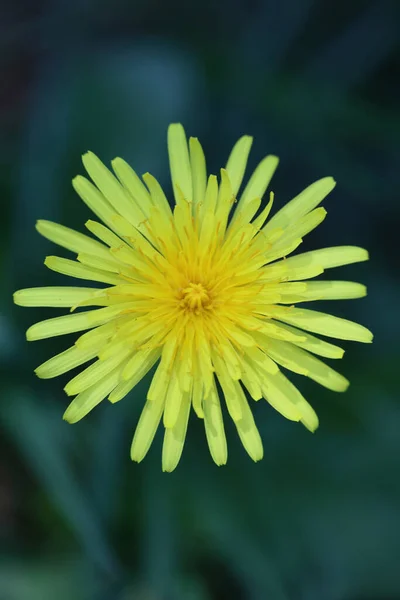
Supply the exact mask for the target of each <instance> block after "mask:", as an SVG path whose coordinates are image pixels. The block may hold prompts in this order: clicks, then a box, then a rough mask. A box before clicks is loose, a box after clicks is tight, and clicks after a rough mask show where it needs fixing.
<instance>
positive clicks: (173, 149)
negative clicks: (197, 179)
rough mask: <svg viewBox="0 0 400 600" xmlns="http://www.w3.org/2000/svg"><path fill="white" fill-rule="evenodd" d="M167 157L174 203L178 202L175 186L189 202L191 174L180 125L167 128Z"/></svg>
mask: <svg viewBox="0 0 400 600" xmlns="http://www.w3.org/2000/svg"><path fill="white" fill-rule="evenodd" d="M168 155H169V165H170V170H171V180H172V185H173V188H174V195H175V200H176V203H177V204H179V202H180V195H179V193H178V190H177V186H179V188H180V189H181V190H182V193H183V196H184V198H185V200H187V201H188V202H191V201H192V199H193V197H192V172H191V168H190V159H189V151H188V145H187V141H186V134H185V130H184V129H183V127H182V125H181V124H180V123H173V124H172V125H170V126H169V127H168Z"/></svg>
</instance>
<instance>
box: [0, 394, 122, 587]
mask: <svg viewBox="0 0 400 600" xmlns="http://www.w3.org/2000/svg"><path fill="white" fill-rule="evenodd" d="M7 395H8V396H9V398H11V399H12V401H10V402H8V403H3V405H2V407H1V412H0V419H1V421H2V423H3V426H4V427H5V428H6V429H7V430H8V433H9V435H10V436H11V438H12V440H13V441H14V442H15V443H16V444H18V446H19V448H20V451H21V452H22V453H23V454H24V455H25V459H26V460H27V461H28V463H29V464H30V466H31V468H32V470H33V471H34V472H35V473H36V476H37V477H38V479H39V480H40V481H41V482H42V484H43V486H44V487H45V488H46V490H47V492H48V494H49V495H50V496H51V497H52V498H53V501H54V503H55V504H56V505H57V506H58V507H59V510H61V511H62V513H63V514H64V518H65V519H66V520H67V521H69V524H70V526H71V527H72V528H73V530H74V532H75V535H76V537H77V539H78V540H79V541H80V543H81V544H82V546H83V547H84V549H85V551H86V552H87V554H88V556H89V557H90V559H91V560H92V561H93V562H94V563H95V564H96V565H97V566H98V567H100V568H101V569H103V570H104V571H105V572H106V573H107V574H108V575H109V576H115V575H116V573H117V571H118V566H117V562H116V558H115V556H114V554H113V551H112V550H111V548H110V546H109V545H108V542H107V540H106V534H105V532H104V531H103V530H102V527H101V524H100V522H99V519H98V518H97V516H96V514H95V512H94V511H93V507H92V506H91V504H90V502H89V500H88V498H87V496H86V494H85V491H84V490H83V489H82V487H81V485H80V484H79V483H78V481H77V479H76V477H75V476H74V473H73V471H72V469H71V466H70V465H69V463H68V459H67V455H66V448H65V446H64V445H63V444H62V437H63V436H61V437H60V436H59V434H58V432H59V431H60V430H62V427H67V425H66V424H65V423H64V422H63V421H61V419H57V420H54V419H53V417H54V414H52V412H51V411H50V412H49V411H47V410H46V403H44V402H43V399H40V401H39V400H38V399H37V398H34V397H33V396H32V395H31V394H30V393H29V392H27V391H26V390H23V389H21V388H19V389H18V388H12V389H10V390H8V392H7Z"/></svg>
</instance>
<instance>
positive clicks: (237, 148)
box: [225, 135, 253, 196]
mask: <svg viewBox="0 0 400 600" xmlns="http://www.w3.org/2000/svg"><path fill="white" fill-rule="evenodd" d="M252 143H253V138H252V137H250V136H249V135H244V136H242V137H241V138H240V139H239V140H238V141H237V142H236V144H235V145H234V146H233V148H232V151H231V153H230V155H229V158H228V162H227V163H226V167H225V168H226V171H227V173H228V176H229V179H230V181H231V184H232V193H233V195H234V196H237V193H238V191H239V188H240V186H241V183H242V181H243V176H244V173H245V170H246V165H247V160H248V157H249V153H250V149H251V145H252Z"/></svg>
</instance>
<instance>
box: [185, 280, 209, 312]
mask: <svg viewBox="0 0 400 600" xmlns="http://www.w3.org/2000/svg"><path fill="white" fill-rule="evenodd" d="M210 304H211V298H210V296H209V294H208V291H207V290H206V288H205V287H204V286H203V284H202V283H192V282H190V283H189V285H188V286H187V287H186V288H183V289H182V305H183V306H184V307H185V308H189V309H190V310H193V311H195V312H197V311H198V310H200V309H202V308H207V307H209V306H210Z"/></svg>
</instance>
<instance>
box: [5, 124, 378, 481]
mask: <svg viewBox="0 0 400 600" xmlns="http://www.w3.org/2000/svg"><path fill="white" fill-rule="evenodd" d="M251 144H252V138H251V137H249V136H243V137H242V138H240V139H239V141H238V142H237V143H236V144H235V146H234V148H233V150H232V152H231V154H230V156H229V158H228V162H227V164H226V167H225V168H224V169H221V175H220V179H219V181H218V179H217V177H216V176H215V175H209V176H208V177H207V171H206V161H205V157H204V153H203V150H202V147H201V145H200V143H199V141H198V140H197V139H196V138H190V139H189V142H187V139H186V135H185V132H184V129H183V127H182V126H181V125H179V124H173V125H171V126H170V127H169V130H168V153H169V161H170V169H171V178H172V185H173V192H174V196H175V206H174V208H173V210H172V209H171V207H170V204H169V202H168V200H167V198H166V196H165V195H164V192H163V190H162V188H161V187H160V185H159V183H158V182H157V180H156V179H155V178H154V177H153V176H152V175H150V174H149V173H146V174H145V175H144V176H143V181H144V183H143V182H142V181H141V179H140V178H139V177H138V176H137V175H136V173H135V171H133V170H132V169H131V167H130V166H129V165H128V164H127V163H126V162H125V161H124V160H122V159H121V158H116V159H115V160H113V161H112V168H113V170H114V174H113V173H112V172H111V171H110V170H108V169H107V168H106V167H105V166H104V164H103V163H102V162H101V161H100V160H99V159H98V158H97V156H95V155H94V154H92V153H91V152H88V153H87V154H85V155H84V156H83V164H84V166H85V169H86V171H87V172H88V174H89V176H90V178H91V179H92V181H93V183H92V182H91V181H89V180H88V179H86V178H85V177H82V176H81V175H78V176H77V177H76V178H75V179H74V180H73V186H74V188H75V190H76V192H77V193H78V194H79V196H80V197H81V198H82V200H83V201H84V202H85V203H86V204H87V205H88V207H89V208H90V209H91V210H92V211H93V213H95V215H97V217H98V218H99V220H100V221H102V223H100V222H98V221H92V220H90V221H88V222H87V223H86V227H87V229H88V230H89V232H90V233H91V234H92V236H87V235H83V234H82V233H78V232H76V231H73V230H71V229H68V228H67V227H64V226H62V225H58V224H56V223H52V222H49V221H38V223H37V230H38V231H39V233H41V234H42V235H43V236H45V237H46V238H48V239H49V240H51V241H52V242H54V243H56V244H58V245H59V246H62V247H64V248H66V249H67V250H70V251H71V252H72V253H73V254H75V255H77V256H76V258H75V260H71V259H67V258H61V257H58V256H48V257H47V258H46V260H45V264H46V265H47V267H49V269H52V270H53V271H57V272H59V273H63V274H64V275H69V276H71V277H74V278H79V279H86V280H89V281H94V282H100V283H103V284H105V285H106V287H103V288H101V289H99V288H93V287H45V288H31V289H24V290H20V291H18V292H16V293H15V295H14V300H15V302H16V304H19V305H22V306H48V307H52V306H53V307H71V313H72V314H68V315H65V316H61V317H56V318H52V319H48V320H45V321H41V322H40V323H36V324H35V325H32V327H30V328H29V329H28V331H27V334H26V335H27V339H28V340H39V339H43V338H49V337H53V336H58V335H64V334H67V333H72V332H78V331H79V332H80V331H84V330H88V331H86V333H83V335H81V336H80V337H79V338H78V339H77V340H76V341H75V343H74V345H73V346H72V347H71V348H68V349H67V350H65V351H64V352H62V353H61V354H58V355H57V356H55V357H53V358H51V359H50V360H48V361H47V362H45V363H44V364H42V365H40V366H39V367H38V368H37V369H36V373H37V375H38V376H39V377H42V378H49V377H55V376H57V375H60V374H62V373H65V372H67V371H69V370H70V369H73V368H75V367H77V366H78V365H83V364H84V363H87V362H89V361H92V362H91V364H90V366H88V367H87V368H86V369H85V370H84V371H82V372H81V373H79V375H76V376H75V377H74V378H73V379H71V381H69V383H68V384H67V385H66V387H65V391H66V393H67V394H68V395H69V396H75V398H74V399H73V400H72V402H71V403H70V405H69V406H68V408H67V410H66V412H65V414H64V418H65V419H66V420H67V421H68V422H69V423H75V422H76V421H79V420H80V419H82V417H84V416H85V415H87V413H88V412H89V411H91V410H92V409H93V408H94V407H95V406H96V405H97V404H99V403H100V402H101V401H102V400H104V399H105V398H108V400H109V401H110V402H118V401H119V400H121V399H122V398H124V397H125V396H126V395H127V394H128V393H129V392H130V391H131V390H132V388H133V387H134V386H135V385H136V384H137V383H138V382H139V381H140V380H141V379H142V378H143V377H144V376H145V375H146V373H148V372H149V371H150V370H151V369H152V367H153V366H154V365H157V366H156V369H155V372H154V375H153V378H152V381H151V384H150V387H149V390H148V393H147V400H146V403H145V405H144V408H143V411H142V414H141V416H140V420H139V423H138V425H137V428H136V432H135V435H134V438H133V442H132V448H131V456H132V459H133V460H135V461H141V460H142V459H143V458H144V457H145V455H146V453H147V451H148V450H149V447H150V445H151V443H152V440H153V438H154V435H155V432H156V430H157V428H158V426H159V423H160V421H161V419H162V420H163V425H164V428H165V433H164V443H163V451H162V466H163V470H165V471H172V470H173V469H174V468H175V467H176V465H177V464H178V462H179V459H180V457H181V454H182V449H183V445H184V442H185V437H186V430H187V424H188V418H189V413H190V410H191V408H192V407H193V410H194V412H195V413H196V415H197V416H198V417H199V418H200V419H203V421H204V427H205V433H206V437H207V442H208V446H209V449H210V453H211V456H212V458H213V459H214V461H215V463H216V464H217V465H223V464H225V463H226V461H227V444H226V438H225V432H224V424H223V417H222V411H221V401H220V399H221V396H223V397H224V399H225V403H226V407H227V410H228V413H229V415H230V416H231V418H232V419H233V421H234V423H235V426H236V428H237V431H238V434H239V436H240V439H241V441H242V443H243V446H244V447H245V449H246V450H247V452H248V454H249V455H250V457H251V458H252V459H253V460H255V461H258V460H260V459H261V458H262V456H263V446H262V442H261V438H260V435H259V432H258V429H257V427H256V425H255V422H254V419H253V415H252V411H251V408H250V406H249V401H248V397H251V398H252V399H253V400H256V401H257V400H259V399H261V398H265V399H266V400H267V402H269V404H271V406H273V407H274V408H275V409H276V410H277V411H279V412H280V413H281V414H282V415H283V416H284V417H286V418H287V419H290V420H292V421H300V422H301V423H303V425H305V427H307V429H309V430H310V431H314V430H315V429H316V428H317V426H318V418H317V415H316V414H315V412H314V410H313V409H312V408H311V406H310V405H309V404H308V402H307V401H306V400H305V399H304V397H303V396H302V394H301V393H300V392H299V391H298V389H297V388H296V387H295V386H294V385H293V384H292V383H291V382H290V381H289V379H287V377H286V375H284V373H283V372H282V371H281V369H280V367H284V369H288V370H290V371H294V372H295V373H300V374H302V375H305V376H307V377H310V378H311V379H313V380H314V381H317V382H318V383H320V384H321V385H323V386H325V387H327V388H329V389H331V390H334V391H337V392H343V391H344V390H346V388H347V386H348V381H347V379H345V378H344V377H343V376H342V375H340V374H339V373H337V372H336V371H334V370H333V369H332V368H331V367H329V366H327V365H326V364H325V363H324V362H322V361H321V360H319V359H318V358H316V356H315V355H318V356H322V357H326V358H341V357H342V356H343V350H342V349H341V348H340V347H339V346H336V345H334V344H332V343H329V342H327V341H324V340H321V339H319V338H318V337H315V336H314V335H312V334H314V333H316V334H321V335H323V336H327V337H335V338H339V339H343V340H354V341H359V342H371V340H372V335H371V333H370V332H369V331H368V329H366V328H365V327H363V326H361V325H358V324H357V323H354V322H351V321H348V320H345V319H342V318H338V317H334V316H331V315H327V314H324V313H321V312H316V311H314V310H309V309H307V308H303V307H301V308H296V307H295V306H294V305H295V304H297V303H303V302H308V301H311V300H319V299H329V300H335V299H343V298H359V297H362V296H364V295H365V294H366V289H365V287H364V286H363V285H361V284H359V283H352V282H347V281H308V280H309V279H313V278H315V277H316V276H318V275H320V274H321V273H322V272H323V271H324V270H325V269H329V268H331V267H337V266H341V265H346V264H349V263H355V262H359V261H364V260H367V259H368V253H367V252H366V250H364V249H362V248H357V247H354V246H338V247H333V248H324V249H322V250H316V251H313V252H305V253H303V254H298V255H297V256H294V257H291V258H286V257H287V256H288V255H289V254H291V253H292V252H293V251H294V250H296V248H297V247H298V246H299V245H300V244H301V242H302V239H303V237H304V236H305V235H306V234H307V233H309V232H310V231H312V230H313V229H314V228H315V227H317V225H319V224H320V223H321V222H322V221H323V220H324V218H325V215H326V211H325V209H324V208H321V207H318V205H319V204H320V202H321V201H322V200H323V199H324V198H325V197H326V196H327V194H329V192H331V191H332V189H333V188H334V186H335V182H334V180H333V179H332V178H331V177H325V178H324V179H320V180H319V181H316V182H315V183H313V184H312V185H310V186H309V187H308V188H306V189H305V190H304V191H303V192H301V193H300V194H299V195H298V196H296V197H295V198H294V199H293V200H291V201H290V202H289V203H288V204H286V206H284V207H283V208H281V209H280V210H279V211H278V212H276V214H275V215H274V216H273V217H272V218H270V219H269V220H268V217H269V213H270V210H271V207H272V203H273V194H272V193H271V194H270V197H269V202H268V203H267V205H266V206H265V208H263V209H262V210H261V211H260V210H259V209H260V207H261V203H262V198H263V196H264V194H265V192H266V189H267V187H268V185H269V183H270V180H271V178H272V176H273V174H274V171H275V169H276V167H277V165H278V159H277V157H275V156H267V157H266V158H264V159H263V160H262V161H261V162H260V164H259V165H258V167H257V168H256V170H255V171H254V173H253V174H252V175H251V177H250V179H249V181H248V182H247V184H246V185H245V187H244V189H243V191H242V192H241V193H239V189H240V188H241V185H242V180H243V177H244V172H245V168H246V164H247V159H248V155H249V151H250V147H251ZM95 238H97V239H95ZM81 307H85V308H86V307H100V308H94V309H91V310H83V311H76V309H78V308H81ZM310 332H311V333H310ZM217 383H218V384H219V387H220V389H221V391H222V394H220V392H219V390H218V388H217ZM246 392H247V393H246Z"/></svg>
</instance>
